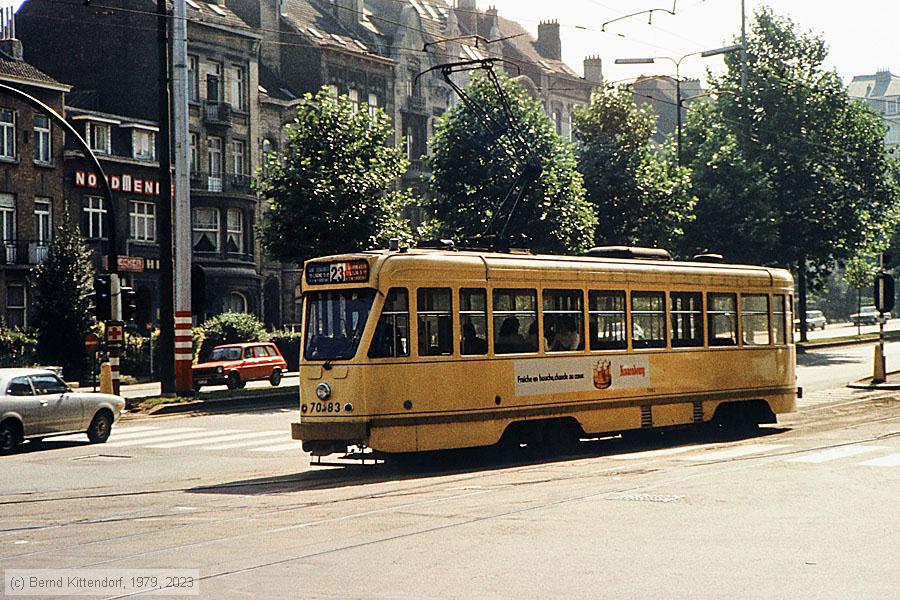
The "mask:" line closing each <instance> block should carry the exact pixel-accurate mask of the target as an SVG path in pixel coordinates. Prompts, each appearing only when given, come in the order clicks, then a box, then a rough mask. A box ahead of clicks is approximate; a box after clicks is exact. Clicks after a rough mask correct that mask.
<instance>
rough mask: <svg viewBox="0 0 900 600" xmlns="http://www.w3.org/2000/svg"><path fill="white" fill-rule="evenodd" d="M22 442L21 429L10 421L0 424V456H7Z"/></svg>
mask: <svg viewBox="0 0 900 600" xmlns="http://www.w3.org/2000/svg"><path fill="white" fill-rule="evenodd" d="M21 442H22V428H21V426H20V425H19V423H18V422H16V421H14V420H12V419H10V420H7V421H4V422H3V423H2V424H0V454H9V453H10V452H12V451H13V450H15V449H16V446H18V445H19V444H20V443H21Z"/></svg>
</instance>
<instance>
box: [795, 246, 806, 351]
mask: <svg viewBox="0 0 900 600" xmlns="http://www.w3.org/2000/svg"><path fill="white" fill-rule="evenodd" d="M797 303H798V306H797V310H798V311H799V312H800V341H801V342H806V341H808V338H807V336H806V258H801V259H800V260H798V261H797ZM791 326H792V327H793V324H792V325H791Z"/></svg>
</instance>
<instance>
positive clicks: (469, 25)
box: [454, 0, 478, 35]
mask: <svg viewBox="0 0 900 600" xmlns="http://www.w3.org/2000/svg"><path fill="white" fill-rule="evenodd" d="M454 12H455V13H456V22H457V23H459V29H460V32H461V33H462V34H463V35H476V34H477V33H478V0H456V8H455V9H454Z"/></svg>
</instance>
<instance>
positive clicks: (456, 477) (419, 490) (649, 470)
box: [0, 395, 900, 566]
mask: <svg viewBox="0 0 900 600" xmlns="http://www.w3.org/2000/svg"><path fill="white" fill-rule="evenodd" d="M889 397H890V395H886V396H885V397H884V398H881V397H879V398H874V399H873V398H868V399H863V400H852V401H847V402H841V403H837V404H832V405H828V406H816V407H813V408H811V409H808V410H805V411H801V414H809V413H811V412H819V411H822V410H824V409H828V408H830V409H836V408H841V407H847V406H849V405H852V404H861V403H867V402H871V401H872V400H883V399H885V398H889ZM833 419H834V415H825V416H822V417H816V418H813V419H812V420H811V421H809V420H806V419H804V421H803V422H802V423H799V424H798V425H800V426H802V428H803V429H804V430H806V429H807V427H808V426H810V425H817V426H819V425H821V424H822V423H824V422H827V421H828V420H833ZM897 419H900V414H896V415H889V416H885V417H882V418H879V419H876V420H872V419H871V417H869V418H867V420H866V421H865V423H872V422H888V421H892V420H897ZM859 425H861V423H849V424H848V423H841V424H837V425H836V426H835V427H831V428H821V427H817V428H816V429H817V431H828V430H839V429H847V428H854V427H857V426H859ZM795 431H798V430H795ZM798 432H799V431H798ZM785 433H786V434H790V433H791V432H790V431H788V432H785ZM898 435H900V433H896V432H894V433H889V434H882V435H879V436H874V437H870V438H867V439H864V440H854V441H853V442H842V443H835V444H826V445H819V446H815V447H808V448H803V449H797V450H791V451H785V452H781V453H776V454H767V455H764V456H745V457H735V458H730V459H723V460H721V461H712V462H707V463H702V464H692V465H688V464H682V465H680V466H686V467H692V469H691V471H696V468H697V467H701V466H704V467H707V469H706V470H707V471H708V467H709V465H711V464H715V465H735V464H747V465H749V464H752V463H755V462H758V461H760V460H766V459H769V460H777V459H779V458H781V457H783V456H786V455H791V454H796V453H801V452H809V451H815V450H824V449H828V448H833V447H840V446H845V445H849V444H859V443H865V442H869V441H878V440H883V439H888V438H892V437H896V436H898ZM758 437H759V436H754V437H753V438H749V439H751V440H752V439H757V438H758ZM675 441H676V442H678V441H679V440H678V439H676V440H675ZM694 441H695V442H698V443H702V442H703V441H704V440H703V439H702V438H699V439H696V440H694ZM732 441H746V440H721V443H723V444H724V443H729V442H732ZM675 445H678V444H677V443H676V444H675ZM670 446H671V445H661V446H659V445H658V446H653V447H651V448H649V449H657V448H666V447H670ZM641 449H643V448H641ZM641 449H638V448H629V447H627V446H626V447H625V448H619V449H618V450H619V452H621V451H622V450H630V451H640V450H641ZM615 453H616V452H608V451H605V452H602V453H598V452H595V451H592V452H586V453H583V454H577V455H575V456H573V457H571V458H564V459H562V458H561V459H553V460H543V461H540V462H537V463H535V462H528V463H526V464H521V463H519V464H517V463H512V464H499V465H498V464H491V463H486V464H484V465H481V466H485V467H489V468H490V471H486V472H474V473H473V472H472V470H471V468H469V469H466V470H464V472H458V471H457V472H453V471H450V472H443V471H440V470H438V471H425V472H422V473H417V474H414V475H415V476H416V481H420V480H421V477H438V478H439V479H438V480H436V481H429V482H427V483H424V484H423V483H419V484H416V485H407V486H403V487H401V488H400V489H394V490H391V491H386V492H379V493H364V494H355V495H351V496H349V497H344V498H331V499H328V500H322V501H310V502H300V503H292V504H288V505H284V504H281V505H275V506H270V507H269V508H268V509H267V510H263V511H262V512H260V508H261V507H260V506H258V505H253V504H248V503H243V504H241V505H238V506H235V505H232V506H227V505H222V504H221V496H217V497H216V499H215V500H211V501H209V502H201V503H197V502H190V504H193V505H194V508H193V509H192V511H191V512H190V513H185V512H183V511H180V510H171V511H157V512H155V513H153V514H150V515H146V514H145V515H136V516H131V517H124V516H122V514H121V513H114V514H111V515H100V516H97V517H93V518H80V519H72V520H70V521H65V522H61V523H53V524H48V525H46V526H37V527H21V528H11V529H8V530H5V531H0V536H11V535H16V534H18V535H21V534H22V533H36V532H40V531H48V530H64V529H66V528H70V527H84V526H90V525H102V524H106V523H113V522H129V521H131V522H141V521H147V520H160V519H166V518H174V517H185V516H186V515H187V514H190V515H203V514H211V513H217V514H218V513H221V512H222V511H223V510H224V511H227V513H228V516H227V517H223V518H219V519H214V520H204V521H194V522H188V523H183V524H179V525H174V526H171V527H169V528H168V531H173V530H175V531H185V530H190V529H191V528H198V527H206V528H210V527H217V526H224V525H228V524H231V523H235V522H238V521H243V520H245V519H246V511H248V510H253V511H254V512H255V515H254V518H255V519H265V518H269V517H276V516H277V517H284V516H285V515H286V514H288V513H291V512H295V511H309V510H310V509H314V508H317V507H321V506H324V505H328V506H331V507H334V506H339V505H344V506H349V505H352V503H354V502H365V501H372V500H383V499H390V498H402V497H407V498H409V497H412V498H414V497H416V496H422V495H425V494H428V493H433V492H440V491H447V490H449V489H451V488H454V486H459V485H460V484H465V485H466V486H468V487H470V488H471V487H473V486H478V487H479V488H480V489H479V490H477V491H479V493H482V492H489V491H497V490H500V489H502V488H507V487H511V486H515V487H519V488H521V487H522V486H536V485H556V484H559V483H562V482H565V481H570V480H573V479H580V480H583V479H586V478H590V477H611V476H612V477H623V476H633V477H639V476H645V475H652V474H655V473H658V472H659V468H658V467H659V465H660V464H662V463H664V462H665V460H666V459H665V458H651V459H646V460H639V461H635V462H634V463H631V464H629V465H628V466H629V468H627V469H623V468H622V467H623V465H622V464H616V465H608V466H604V467H603V468H601V469H598V470H591V471H589V472H587V473H584V472H583V473H577V474H569V475H565V476H561V477H541V478H540V479H535V480H531V481H519V482H514V483H512V484H511V483H496V484H492V483H490V481H489V480H490V479H491V478H493V477H499V476H510V475H512V476H517V475H521V474H524V473H527V472H529V471H535V470H544V469H547V468H548V467H552V466H554V465H559V464H561V463H568V462H569V461H570V460H590V459H601V460H602V459H603V458H605V457H607V456H609V455H610V454H615ZM476 466H478V465H476ZM351 468H353V467H351ZM679 472H681V473H684V474H685V476H686V477H691V476H694V475H692V474H691V473H690V471H682V470H680V469H679ZM388 474H390V472H389V473H388ZM696 474H697V475H699V474H700V473H696ZM309 479H310V478H309V477H308V476H304V475H302V474H301V475H298V476H296V477H289V478H278V477H269V478H260V479H258V480H253V481H244V482H231V483H225V484H210V485H205V486H204V485H201V486H197V485H194V486H190V487H188V486H179V487H166V488H163V489H149V490H136V491H126V492H116V493H109V494H85V495H67V496H63V497H56V498H34V499H16V500H7V501H0V505H11V504H20V503H32V504H35V503H54V502H62V503H65V502H73V501H92V500H108V499H111V498H121V497H141V496H152V495H165V494H172V495H173V496H175V497H177V499H178V500H183V496H182V495H183V494H188V493H192V494H196V493H212V494H215V493H216V491H217V490H222V491H231V490H235V489H242V488H250V487H253V488H264V489H267V491H268V492H269V493H279V492H282V491H283V492H286V493H290V492H295V493H296V492H309V491H318V490H321V489H324V488H326V487H330V486H329V485H327V484H328V483H332V482H331V481H330V480H331V479H333V478H332V477H330V476H323V477H322V478H321V479H323V483H322V485H321V486H318V487H307V488H303V489H301V490H296V489H293V488H291V486H292V485H293V484H297V483H309ZM325 479H328V480H329V481H328V482H326V481H324V480H325ZM678 479H679V478H676V479H674V480H673V481H676V480H678ZM389 481H396V479H390V478H388V477H379V478H372V477H371V473H370V472H369V470H368V469H366V470H365V471H362V470H361V472H360V473H359V474H354V475H353V476H351V477H350V478H348V479H346V480H344V481H342V485H343V486H352V485H367V484H376V483H385V482H389ZM664 483H665V482H659V483H652V482H650V483H647V484H642V485H639V486H631V487H623V488H621V489H619V488H617V489H615V490H608V491H606V492H603V493H609V494H611V493H626V492H628V491H634V490H639V489H644V488H646V487H647V486H650V487H653V486H658V485H663V484H664ZM271 486H274V489H273V488H272V487H271ZM286 487H287V488H290V489H285V488H286ZM587 497H592V496H587ZM193 499H196V497H194V496H192V500H193ZM576 499H577V498H574V499H572V500H576ZM572 500H570V501H572ZM182 503H183V502H182ZM550 505H552V504H550ZM550 505H548V506H550ZM51 506H52V504H51ZM402 506H405V505H401V507H402ZM401 507H397V508H396V509H392V508H387V509H385V510H400V508H401ZM367 512H368V511H364V512H363V513H350V514H349V515H345V516H339V517H334V518H336V519H342V520H343V519H346V518H354V516H360V515H364V514H366V513H367ZM327 521H329V519H325V520H324V521H323V522H327ZM473 522H477V520H476V521H473ZM316 524H317V523H315V522H314V523H305V524H298V525H296V526H297V527H311V526H314V525H316ZM283 530H284V528H283V527H275V528H267V529H257V530H255V531H253V532H248V533H247V534H243V535H244V536H247V537H253V536H264V535H271V534H273V533H275V532H279V531H283ZM158 534H159V532H158V531H157V530H152V531H144V532H135V533H130V534H126V535H119V536H108V537H103V538H97V539H92V540H87V541H85V542H80V543H76V544H68V545H64V546H54V547H52V548H45V549H41V550H36V551H33V552H25V553H19V554H14V555H9V556H5V557H2V558H0V562H4V561H7V562H8V561H11V560H16V559H23V558H27V557H31V556H37V555H41V554H49V553H66V554H68V553H70V552H71V553H74V552H76V551H77V550H79V549H83V548H84V547H86V546H91V545H97V544H103V543H110V542H113V543H115V542H123V541H128V540H139V539H142V538H147V537H149V536H152V535H158ZM234 539H235V536H234V535H225V536H219V537H215V538H213V539H210V540H206V541H204V542H202V543H203V545H210V544H216V543H224V542H230V541H233V540H234ZM189 547H192V544H186V545H175V546H167V547H165V548H159V549H155V550H150V551H148V552H144V553H136V554H130V555H127V556H117V557H116V558H115V559H111V561H106V562H101V563H96V564H107V562H119V561H125V560H129V559H134V558H140V557H142V556H147V555H148V554H157V553H162V552H177V551H179V550H183V549H186V548H189ZM349 547H352V546H348V548H349ZM310 556H314V555H310ZM304 557H307V556H306V555H303V556H298V557H295V558H294V559H293V560H302V559H303V558H304ZM96 564H92V565H85V566H96Z"/></svg>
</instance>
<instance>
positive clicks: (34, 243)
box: [0, 240, 50, 266]
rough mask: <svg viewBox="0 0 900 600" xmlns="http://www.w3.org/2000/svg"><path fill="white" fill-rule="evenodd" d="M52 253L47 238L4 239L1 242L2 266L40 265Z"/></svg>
mask: <svg viewBox="0 0 900 600" xmlns="http://www.w3.org/2000/svg"><path fill="white" fill-rule="evenodd" d="M49 254H50V245H49V242H48V241H46V240H4V241H2V242H0V266H13V265H39V264H41V263H42V262H44V261H45V260H47V256H48V255H49Z"/></svg>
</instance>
